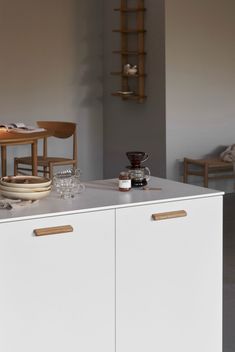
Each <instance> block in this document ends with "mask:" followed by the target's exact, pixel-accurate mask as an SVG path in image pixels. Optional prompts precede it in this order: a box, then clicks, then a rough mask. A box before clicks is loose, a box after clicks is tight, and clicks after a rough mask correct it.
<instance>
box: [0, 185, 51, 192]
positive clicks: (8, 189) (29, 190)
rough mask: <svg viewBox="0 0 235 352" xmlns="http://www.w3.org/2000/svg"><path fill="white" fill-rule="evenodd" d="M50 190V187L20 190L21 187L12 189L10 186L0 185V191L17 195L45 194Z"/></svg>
mask: <svg viewBox="0 0 235 352" xmlns="http://www.w3.org/2000/svg"><path fill="white" fill-rule="evenodd" d="M50 189H51V186H48V187H41V188H40V187H39V188H21V187H13V185H12V186H10V187H9V186H8V185H7V186H5V185H3V184H2V183H0V191H7V192H17V193H22V192H23V193H29V192H31V193H32V192H45V191H49V190H50Z"/></svg>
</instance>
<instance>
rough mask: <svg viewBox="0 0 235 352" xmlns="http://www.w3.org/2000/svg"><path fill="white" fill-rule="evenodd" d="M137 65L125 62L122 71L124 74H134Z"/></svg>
mask: <svg viewBox="0 0 235 352" xmlns="http://www.w3.org/2000/svg"><path fill="white" fill-rule="evenodd" d="M137 71H138V68H137V65H131V64H126V65H124V68H123V72H124V74H126V75H130V76H134V75H136V74H137Z"/></svg>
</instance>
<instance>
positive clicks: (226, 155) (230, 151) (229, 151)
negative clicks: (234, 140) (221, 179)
mask: <svg viewBox="0 0 235 352" xmlns="http://www.w3.org/2000/svg"><path fill="white" fill-rule="evenodd" d="M220 157H221V159H222V160H223V161H228V162H231V161H235V144H232V145H230V146H229V147H227V148H226V149H225V150H224V151H223V152H222V153H221V154H220Z"/></svg>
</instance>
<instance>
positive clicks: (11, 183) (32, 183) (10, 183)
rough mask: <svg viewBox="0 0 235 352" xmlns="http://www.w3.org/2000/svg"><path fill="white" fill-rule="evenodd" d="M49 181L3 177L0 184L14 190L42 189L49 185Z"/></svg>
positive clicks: (36, 178) (44, 178) (22, 177)
mask: <svg viewBox="0 0 235 352" xmlns="http://www.w3.org/2000/svg"><path fill="white" fill-rule="evenodd" d="M51 182H52V181H51V180H50V179H49V178H46V177H40V176H5V177H2V178H1V179H0V184H1V185H3V186H5V187H14V188H27V189H28V188H31V189H35V188H43V187H48V186H50V185H51Z"/></svg>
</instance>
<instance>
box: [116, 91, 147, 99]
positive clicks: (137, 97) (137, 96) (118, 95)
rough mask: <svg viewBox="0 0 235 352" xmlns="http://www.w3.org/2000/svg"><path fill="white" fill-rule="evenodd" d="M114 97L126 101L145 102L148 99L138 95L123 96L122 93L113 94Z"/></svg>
mask: <svg viewBox="0 0 235 352" xmlns="http://www.w3.org/2000/svg"><path fill="white" fill-rule="evenodd" d="M112 95H113V96H114V97H120V98H122V99H125V100H144V99H146V98H147V96H146V95H143V96H142V95H136V94H131V95H125V94H121V93H117V92H116V93H112Z"/></svg>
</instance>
